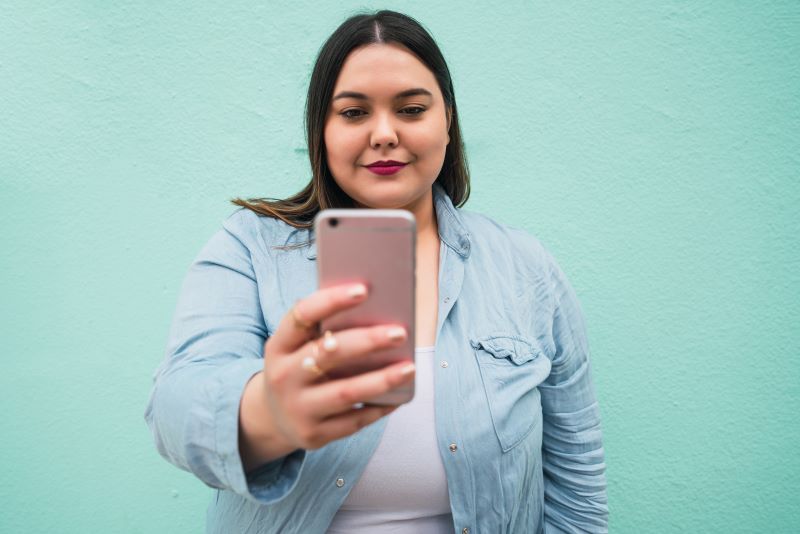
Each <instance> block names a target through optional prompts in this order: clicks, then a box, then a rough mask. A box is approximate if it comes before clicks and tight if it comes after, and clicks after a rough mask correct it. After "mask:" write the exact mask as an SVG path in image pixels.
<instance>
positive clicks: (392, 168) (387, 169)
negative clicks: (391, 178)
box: [366, 159, 406, 176]
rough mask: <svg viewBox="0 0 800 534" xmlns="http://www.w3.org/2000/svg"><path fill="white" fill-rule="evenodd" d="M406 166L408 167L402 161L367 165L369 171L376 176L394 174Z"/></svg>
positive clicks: (382, 161)
mask: <svg viewBox="0 0 800 534" xmlns="http://www.w3.org/2000/svg"><path fill="white" fill-rule="evenodd" d="M405 166H406V164H405V163H403V162H401V161H394V160H391V159H389V160H380V161H374V162H372V163H370V164H369V165H366V167H367V169H369V170H370V171H371V172H373V173H375V174H380V175H381V176H386V175H388V174H394V173H396V172H398V171H399V170H400V169H402V168H403V167H405Z"/></svg>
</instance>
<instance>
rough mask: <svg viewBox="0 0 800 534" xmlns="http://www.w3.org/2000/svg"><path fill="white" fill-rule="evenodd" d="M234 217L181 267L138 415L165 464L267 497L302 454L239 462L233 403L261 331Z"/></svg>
mask: <svg viewBox="0 0 800 534" xmlns="http://www.w3.org/2000/svg"><path fill="white" fill-rule="evenodd" d="M241 221H242V213H241V212H236V213H235V214H234V215H232V216H231V217H230V218H229V219H228V220H227V221H226V222H225V225H224V228H223V229H222V230H220V231H219V232H218V233H217V234H215V235H214V236H213V237H212V238H211V240H210V241H209V242H208V243H207V244H206V246H205V247H204V248H203V250H202V251H201V253H200V255H199V256H198V258H197V259H196V260H195V261H194V263H193V264H192V266H191V268H190V269H189V273H188V274H187V276H186V278H185V280H184V283H183V286H182V288H181V292H180V297H179V299H178V304H177V308H176V311H175V315H174V318H173V322H172V327H171V329H170V335H169V341H168V344H167V351H166V357H165V359H164V361H163V363H162V364H161V366H160V367H159V368H158V370H157V371H156V373H155V375H154V378H153V389H152V392H151V395H150V399H149V403H148V405H147V409H146V411H145V420H146V421H147V424H148V426H149V427H150V430H151V432H152V434H153V438H154V440H155V443H156V447H157V449H158V451H159V453H160V454H161V455H162V456H163V457H164V458H165V459H167V460H168V461H169V462H171V463H173V464H174V465H176V466H178V467H180V468H181V469H185V470H187V471H189V472H191V473H193V474H195V475H196V476H197V477H198V478H200V480H202V481H203V482H205V483H206V484H207V485H209V486H211V487H214V488H219V489H230V490H233V491H235V492H236V493H238V494H241V495H243V496H245V497H247V498H248V499H251V500H254V501H256V502H259V503H269V502H274V501H276V500H279V499H280V498H282V497H283V496H285V495H286V493H287V492H288V491H290V489H291V488H292V486H293V484H294V482H296V480H297V478H298V474H299V470H300V467H301V465H302V463H303V460H304V456H305V452H304V451H295V452H294V453H292V454H290V455H289V456H287V457H284V458H281V459H279V460H276V461H274V462H271V463H270V464H267V465H265V466H262V467H261V468H259V469H257V470H256V471H254V472H252V473H250V474H249V475H247V474H245V472H244V468H243V466H242V462H241V458H240V455H239V443H238V436H239V432H238V429H239V403H240V400H241V396H242V392H243V391H244V387H245V385H246V384H247V382H248V381H249V380H250V378H251V377H252V376H253V375H254V374H256V373H257V372H258V371H259V370H261V368H262V367H263V347H264V341H265V340H266V338H267V335H268V332H267V329H266V326H265V322H264V318H263V315H262V313H261V304H260V302H259V297H258V288H257V283H256V276H255V272H254V267H253V261H252V257H251V252H250V250H249V249H248V247H247V246H246V245H245V244H244V242H243V236H242V233H243V232H244V230H243V229H242V226H243V225H242V222H241Z"/></svg>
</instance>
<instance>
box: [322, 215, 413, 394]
mask: <svg viewBox="0 0 800 534" xmlns="http://www.w3.org/2000/svg"><path fill="white" fill-rule="evenodd" d="M314 235H315V236H316V237H315V239H316V244H317V275H318V281H319V287H320V289H323V288H326V287H331V286H334V285H340V284H348V283H356V282H361V283H363V284H365V285H366V286H367V288H368V295H367V299H366V300H365V301H363V302H362V303H361V304H359V305H357V306H355V307H353V308H350V309H347V310H344V311H341V312H338V313H336V314H335V315H332V316H331V317H329V318H327V319H325V320H323V321H322V323H321V324H320V328H321V331H322V332H324V331H326V330H331V331H332V332H336V331H338V330H343V329H346V328H355V327H363V326H375V325H381V324H387V323H391V324H399V325H402V326H403V327H405V329H406V331H407V332H408V337H407V338H406V341H405V344H404V345H402V346H397V347H393V348H390V349H383V350H381V351H378V352H375V353H373V354H371V355H369V356H366V357H364V358H363V359H361V360H360V361H357V362H353V363H352V364H347V365H344V366H340V367H337V368H336V369H333V370H331V371H329V372H328V375H329V376H331V378H341V377H345V376H353V375H355V374H359V373H363V372H366V371H371V370H374V369H378V368H381V367H385V366H386V365H388V364H391V363H395V362H398V361H402V360H409V361H414V348H415V341H414V339H415V336H414V327H415V324H416V323H415V318H414V316H415V310H416V308H415V297H416V251H417V247H416V239H417V230H416V220H415V219H414V216H413V215H412V214H411V213H410V212H408V211H406V210H388V209H387V210H383V209H328V210H322V211H320V212H319V213H318V214H317V216H316V218H315V219H314ZM413 397H414V385H413V383H412V384H409V385H407V386H403V387H401V388H397V389H395V390H393V391H390V392H389V393H386V394H385V395H382V396H381V397H379V398H376V399H374V400H373V401H371V402H370V404H381V405H387V404H402V403H404V402H408V401H410V400H411V399H412V398H413Z"/></svg>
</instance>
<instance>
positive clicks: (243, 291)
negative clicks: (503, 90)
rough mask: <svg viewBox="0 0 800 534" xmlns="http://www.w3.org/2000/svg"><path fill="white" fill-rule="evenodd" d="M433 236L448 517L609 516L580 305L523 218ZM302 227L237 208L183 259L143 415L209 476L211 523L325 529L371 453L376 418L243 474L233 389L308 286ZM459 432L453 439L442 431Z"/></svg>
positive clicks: (458, 522) (438, 406) (457, 212)
mask: <svg viewBox="0 0 800 534" xmlns="http://www.w3.org/2000/svg"><path fill="white" fill-rule="evenodd" d="M434 203H435V210H436V217H437V222H438V227H439V236H440V237H441V249H440V267H439V313H438V324H437V330H436V332H437V335H436V354H437V358H438V359H440V360H444V361H447V365H446V366H445V365H438V366H437V367H436V371H435V377H434V380H435V419H436V434H437V435H436V439H437V442H438V443H439V450H440V454H441V457H442V461H443V462H444V468H445V473H446V475H447V485H448V489H449V493H450V504H451V510H452V514H453V523H454V525H453V528H454V532H457V533H462V534H463V533H470V534H498V533H515V534H516V533H536V532H546V533H553V532H606V531H607V530H608V527H607V518H608V509H607V502H606V478H605V460H604V451H603V443H602V435H601V431H600V415H599V410H598V404H597V400H596V398H595V393H594V390H593V387H592V382H591V376H590V365H589V350H588V346H587V341H586V329H585V324H584V320H583V315H582V312H581V309H580V306H579V304H578V301H577V299H576V296H575V293H574V291H573V290H572V288H571V287H570V285H569V283H568V282H567V280H566V278H565V277H564V274H563V273H562V271H561V270H560V269H559V268H558V266H557V265H556V263H555V262H554V260H553V258H552V256H551V255H550V254H548V252H547V251H545V250H544V248H543V247H542V245H541V244H540V243H539V242H538V241H537V240H536V239H535V238H534V237H532V236H531V235H530V234H528V233H526V232H524V231H522V230H517V229H513V228H510V227H508V226H505V225H502V224H499V223H497V222H495V221H493V220H492V219H490V218H488V217H486V216H483V215H479V214H477V213H472V212H469V211H466V210H462V209H456V208H455V207H454V206H453V204H452V202H451V201H450V198H449V197H448V196H447V195H446V193H445V192H444V190H443V189H442V188H441V187H439V186H438V185H434ZM312 237H313V236H312V235H311V234H310V233H309V231H306V230H297V229H295V228H293V227H291V226H289V225H286V224H285V223H283V222H281V221H279V220H276V219H273V218H269V217H260V216H258V215H256V214H255V213H253V212H251V211H249V210H239V211H236V212H235V213H234V214H233V215H231V216H230V218H228V219H227V220H226V221H225V222H224V224H223V229H222V230H220V231H219V232H218V233H217V234H216V235H214V236H213V237H212V238H211V240H210V241H209V242H208V244H207V245H206V246H205V247H204V248H203V250H202V252H201V253H200V255H199V257H198V258H197V259H196V260H195V262H194V263H193V264H192V266H191V268H190V270H189V273H188V275H187V277H186V279H185V281H184V284H183V288H182V290H181V294H180V298H179V301H178V305H177V310H176V312H175V316H174V320H173V324H172V329H171V332H170V338H169V343H168V347H167V352H166V358H165V360H164V362H163V364H162V365H161V366H160V367H159V369H158V370H157V372H156V374H155V377H154V386H153V390H152V394H151V397H150V402H149V405H148V406H147V410H146V414H145V418H146V420H147V423H148V425H149V426H150V429H151V430H152V433H153V436H154V438H155V442H156V446H157V447H158V450H159V452H160V453H161V455H162V456H164V457H165V458H166V459H167V460H169V461H170V462H172V463H173V464H175V465H176V466H178V467H180V468H182V469H185V470H187V471H190V472H192V473H194V474H195V475H196V476H197V477H198V478H200V479H201V480H202V481H203V482H205V483H206V484H207V485H209V486H211V487H213V488H217V491H216V493H215V496H214V498H213V499H212V502H211V503H210V505H209V509H208V517H207V525H208V532H214V533H225V534H229V533H232V532H236V533H240V532H241V533H244V532H247V533H250V532H259V533H266V532H281V533H286V534H289V533H302V534H309V533H317V532H319V533H323V532H325V530H326V529H327V527H328V525H329V524H330V522H331V519H332V518H333V516H334V515H335V514H336V512H337V510H338V509H339V506H340V505H341V504H342V502H343V501H344V500H345V497H347V494H348V492H349V491H350V489H351V488H352V487H353V485H354V484H355V482H356V481H357V480H358V478H359V476H360V475H361V473H362V471H363V470H364V468H365V467H366V465H367V462H368V461H369V459H370V457H371V455H372V454H373V452H374V451H375V449H376V447H377V445H378V442H379V441H380V438H381V433H382V432H383V429H384V426H385V422H386V420H385V419H382V420H380V421H378V422H376V423H374V424H372V425H370V426H368V427H366V428H364V429H362V430H361V431H359V432H357V433H356V434H354V435H352V436H350V437H347V438H344V439H341V440H337V441H334V442H332V443H329V444H328V445H326V446H325V447H323V448H321V449H318V450H309V451H304V450H298V451H295V452H294V453H292V454H290V455H289V456H287V457H285V458H282V459H279V460H276V461H274V462H271V463H269V464H267V465H265V466H263V467H261V468H259V469H256V470H255V471H253V472H250V473H247V474H246V473H245V472H244V470H243V468H242V463H241V460H240V457H239V448H238V412H239V399H240V397H241V394H242V391H243V389H244V386H245V384H246V383H247V381H248V380H249V379H250V377H251V376H253V374H255V373H256V372H258V371H259V370H260V369H261V368H262V366H263V359H262V351H263V346H264V341H265V339H266V338H267V337H268V336H269V335H270V333H271V332H273V331H274V330H275V328H276V327H277V325H278V322H279V321H280V319H281V317H283V315H284V314H285V313H286V312H287V311H288V310H289V309H290V308H291V306H292V305H293V304H294V303H295V302H296V301H297V300H299V299H301V298H303V297H305V296H307V295H309V294H310V293H312V292H313V291H315V290H316V289H317V279H316V261H315V260H316V249H315V246H314V245H310V246H306V247H303V248H298V249H293V250H280V249H276V248H274V247H276V246H281V245H287V244H293V243H301V242H304V241H308V240H309V238H312ZM451 445H455V447H453V446H451Z"/></svg>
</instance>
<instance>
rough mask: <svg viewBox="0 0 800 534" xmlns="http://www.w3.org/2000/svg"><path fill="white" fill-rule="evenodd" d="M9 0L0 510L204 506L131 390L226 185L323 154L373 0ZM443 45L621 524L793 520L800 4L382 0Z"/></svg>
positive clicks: (195, 518)
mask: <svg viewBox="0 0 800 534" xmlns="http://www.w3.org/2000/svg"><path fill="white" fill-rule="evenodd" d="M53 4H54V3H52V2H38V1H37V2H34V1H26V2H14V3H11V4H9V3H8V2H3V3H2V9H0V13H2V16H0V224H1V225H2V232H1V233H0V250H2V253H0V268H1V269H2V277H1V278H0V296H1V297H0V339H2V352H1V353H0V354H1V356H0V358H2V359H1V360H0V361H1V362H2V372H1V373H0V402H2V407H3V416H2V419H0V453H1V454H0V480H2V481H3V483H2V484H0V531H2V532H65V533H67V532H68V533H73V532H74V533H86V532H147V533H151V532H170V533H181V532H185V533H190V532H199V531H202V529H203V524H204V513H205V504H206V502H207V501H208V499H209V497H210V495H211V491H210V490H209V489H207V488H206V487H205V486H203V485H202V483H200V482H198V481H197V480H196V479H194V478H193V477H192V476H191V475H188V474H186V473H183V472H180V471H178V470H177V469H175V468H173V467H171V466H169V465H168V464H167V463H166V462H164V461H163V460H161V459H160V457H158V455H157V453H156V452H155V449H154V447H153V445H152V442H151V438H150V436H149V433H148V431H147V428H146V426H145V423H144V421H143V418H142V413H143V410H144V406H145V402H146V399H147V395H148V392H149V388H150V376H151V373H152V372H153V370H154V369H155V367H156V365H157V364H158V362H159V361H160V359H161V357H162V351H163V347H164V343H165V340H166V333H167V328H168V323H169V320H170V317H171V314H172V310H173V306H174V304H175V299H176V295H177V291H178V289H179V284H180V281H181V279H182V278H183V276H184V274H185V272H186V269H187V267H188V265H189V263H190V262H191V260H192V259H193V258H194V256H195V255H196V254H197V252H198V251H199V250H200V247H201V246H202V244H203V243H205V241H206V240H207V239H208V238H209V237H210V235H211V234H212V233H213V232H214V231H215V230H216V229H217V228H219V226H220V223H221V220H222V219H223V218H224V217H225V216H226V215H227V214H228V213H230V212H231V211H232V207H231V206H230V205H228V204H227V203H226V202H227V200H228V199H229V198H231V197H233V196H239V195H242V196H247V195H268V196H282V195H286V194H289V193H291V192H294V191H295V190H296V189H298V188H299V187H300V186H301V184H303V183H304V182H305V180H306V179H307V177H308V164H307V162H306V152H305V149H304V145H303V131H302V109H303V102H304V93H305V90H306V84H307V82H308V78H309V75H310V67H311V64H312V61H313V59H314V56H315V53H316V51H317V49H318V47H319V46H320V45H321V44H322V41H323V40H324V39H325V37H326V36H327V35H328V34H329V33H330V32H331V31H332V30H333V29H334V28H335V26H336V25H337V24H338V23H339V22H340V21H341V20H343V19H344V18H345V17H346V16H347V15H349V14H351V13H353V12H354V11H355V10H356V9H357V8H358V7H360V6H361V5H364V4H350V5H345V6H341V5H340V3H339V2H335V3H334V2H330V3H328V4H324V5H320V2H318V1H313V2H312V1H296V2H292V3H288V2H287V3H286V5H284V6H277V5H275V4H273V3H268V2H236V3H225V5H222V4H220V5H219V6H216V7H215V6H209V5H206V4H207V3H205V2H195V3H193V5H191V8H190V6H189V4H185V5H183V6H178V5H165V3H160V2H114V3H111V2H89V1H74V2H61V3H58V4H59V5H53ZM366 5H369V6H371V7H383V6H387V7H394V8H396V9H401V10H405V11H406V12H408V13H409V14H411V15H413V16H416V17H418V18H419V19H420V20H421V21H422V22H423V23H425V24H426V25H427V26H428V27H429V28H430V30H431V31H432V32H433V34H434V36H435V37H436V38H437V39H438V40H439V42H440V44H441V46H442V48H443V51H444V52H445V55H446V57H447V58H448V60H449V62H450V66H451V69H452V71H453V75H454V80H455V84H456V92H457V96H458V100H459V105H460V108H461V113H462V119H463V128H464V134H465V137H466V142H467V149H468V151H469V157H470V163H471V168H472V172H473V177H474V183H473V185H474V193H473V196H472V199H471V200H470V202H469V204H468V207H469V208H471V209H473V210H477V211H482V212H486V213H491V214H493V215H495V216H496V217H497V218H498V219H500V220H503V221H505V222H508V223H510V224H514V225H518V226H523V227H525V228H527V229H529V230H530V231H531V232H533V233H534V234H536V235H537V236H539V238H540V239H541V240H542V241H543V242H544V243H545V245H546V246H547V247H548V248H550V250H551V251H552V252H553V253H554V254H555V255H556V257H557V258H558V259H559V261H560V263H561V265H562V267H563V268H564V270H565V271H566V272H567V273H568V275H569V276H570V278H571V280H572V282H573V284H574V286H575V288H576V290H577V291H578V293H579V295H580V297H581V300H582V302H583V306H584V309H585V312H586V315H587V318H588V324H589V329H590V340H591V343H592V349H593V364H594V370H595V371H594V374H595V381H596V384H597V389H598V393H599V396H600V400H601V402H602V412H603V417H604V429H605V436H606V447H607V454H608V466H609V467H608V476H609V484H610V486H609V497H610V507H611V519H612V531H613V532H620V533H640V532H664V533H679V532H680V533H683V532H723V533H733V532H771V533H775V532H796V531H797V530H796V529H797V528H798V525H800V499H799V498H798V496H797V491H796V490H797V484H798V477H799V476H800V455H798V454H797V451H798V447H797V443H798V442H799V441H800V427H799V426H798V423H797V414H798V412H800V410H799V409H798V408H800V406H798V404H800V402H799V400H800V365H799V364H798V353H799V352H800V351H798V346H799V345H800V343H798V341H800V328H798V326H797V323H798V319H800V306H799V305H798V302H800V299H798V296H799V295H800V253H799V252H798V235H800V217H798V209H797V206H798V204H800V173H799V172H798V168H799V165H798V164H799V163H800V157H798V154H800V141H799V140H800V127H799V124H798V121H799V120H800V111H799V108H798V102H799V101H800V98H799V97H800V68H798V67H800V65H798V63H799V61H798V57H800V4H798V2H796V1H785V2H729V1H724V2H723V1H717V2H712V1H705V2H685V1H674V0H673V1H668V2H639V1H631V0H626V1H618V2H613V3H612V2H604V3H594V2H581V3H562V2H553V3H548V4H543V3H539V2H531V1H522V0H515V1H509V2H503V3H500V2H498V3H495V4H493V5H491V7H489V6H488V5H486V6H481V5H479V4H473V3H461V2H453V1H446V0H445V1H441V2H421V1H418V2H408V3H403V4H398V3H394V4H392V3H389V4H380V5H378V4H374V3H372V2H370V3H367V4H366Z"/></svg>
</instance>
